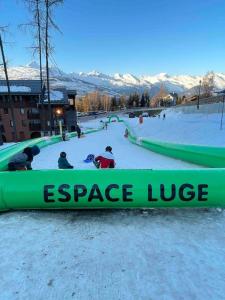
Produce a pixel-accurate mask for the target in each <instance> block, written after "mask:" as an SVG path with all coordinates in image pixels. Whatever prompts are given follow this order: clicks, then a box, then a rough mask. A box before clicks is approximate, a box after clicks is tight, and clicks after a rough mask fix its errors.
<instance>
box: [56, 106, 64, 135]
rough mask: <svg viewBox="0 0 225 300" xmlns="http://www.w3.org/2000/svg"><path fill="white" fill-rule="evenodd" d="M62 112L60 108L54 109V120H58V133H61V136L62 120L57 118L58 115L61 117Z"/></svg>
mask: <svg viewBox="0 0 225 300" xmlns="http://www.w3.org/2000/svg"><path fill="white" fill-rule="evenodd" d="M62 114H63V111H62V109H61V108H57V109H56V110H55V115H56V120H58V122H59V132H60V135H61V136H62V133H63V132H62V120H59V119H58V117H61V116H62Z"/></svg>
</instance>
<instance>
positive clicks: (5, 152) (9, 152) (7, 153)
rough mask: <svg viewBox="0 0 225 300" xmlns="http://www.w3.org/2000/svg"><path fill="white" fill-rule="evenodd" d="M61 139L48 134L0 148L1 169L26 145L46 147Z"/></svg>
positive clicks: (6, 166)
mask: <svg viewBox="0 0 225 300" xmlns="http://www.w3.org/2000/svg"><path fill="white" fill-rule="evenodd" d="M102 129H103V128H102V127H100V128H97V129H89V130H86V131H85V132H84V134H90V133H94V132H97V131H100V130H102ZM75 136H77V133H76V132H71V133H69V137H71V138H72V137H75ZM61 141H62V137H61V136H60V135H55V136H52V137H49V136H47V137H42V138H37V139H33V140H27V141H24V142H20V143H17V144H15V145H12V146H10V147H8V148H4V149H2V150H0V171H5V170H7V169H8V161H9V158H10V157H12V156H13V155H15V154H16V153H18V152H21V151H23V149H24V148H26V147H31V146H34V145H37V146H38V147H39V148H44V147H47V146H50V145H53V144H55V143H59V142H61Z"/></svg>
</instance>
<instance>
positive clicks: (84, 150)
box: [33, 123, 199, 170]
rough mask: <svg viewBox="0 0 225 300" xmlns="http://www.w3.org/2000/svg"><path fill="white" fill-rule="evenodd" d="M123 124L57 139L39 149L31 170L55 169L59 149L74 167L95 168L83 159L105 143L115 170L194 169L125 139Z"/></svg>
mask: <svg viewBox="0 0 225 300" xmlns="http://www.w3.org/2000/svg"><path fill="white" fill-rule="evenodd" d="M124 131H125V127H124V124H123V123H110V124H109V125H108V130H101V131H99V132H96V133H94V134H90V135H86V136H85V137H84V138H81V139H78V138H73V139H71V140H70V141H67V142H60V143H57V144H55V145H52V146H49V147H47V148H44V149H42V151H41V153H40V155H39V156H38V157H37V158H35V161H34V163H33V167H34V169H36V170H38V169H57V168H58V165H57V160H58V157H59V154H60V152H61V151H65V152H66V153H67V156H68V160H69V162H70V163H71V164H72V165H74V166H75V169H87V170H89V169H95V167H94V166H93V165H92V164H85V163H84V162H83V160H84V159H85V158H86V156H87V155H88V154H92V153H93V154H95V155H97V154H99V153H102V152H103V151H104V149H105V147H106V146H107V145H110V146H112V148H113V153H114V156H115V160H116V169H196V168H199V167H198V166H196V165H192V164H189V163H186V162H183V161H179V160H176V159H172V158H168V157H166V156H163V155H159V154H156V153H154V152H150V151H149V150H146V149H143V148H141V147H138V146H137V145H133V144H131V143H130V142H129V140H128V139H126V138H124ZM46 158H48V159H46Z"/></svg>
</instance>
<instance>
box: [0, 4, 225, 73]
mask: <svg viewBox="0 0 225 300" xmlns="http://www.w3.org/2000/svg"><path fill="white" fill-rule="evenodd" d="M0 12H1V20H0V26H1V25H6V24H7V25H9V31H10V34H8V35H7V37H6V38H5V40H6V41H7V42H10V43H9V44H7V47H6V51H7V57H8V59H9V62H10V65H13V66H15V65H22V64H27V63H28V62H30V61H31V60H33V58H32V55H31V51H30V50H29V49H28V47H29V46H30V45H32V38H31V36H30V35H29V34H25V33H24V32H21V31H20V30H19V29H18V28H17V26H18V24H20V23H25V22H27V21H28V20H29V14H28V12H27V10H26V9H25V7H24V5H23V1H22V0H0ZM55 19H56V21H57V23H58V25H59V27H60V28H61V31H62V32H63V34H60V33H53V34H52V39H53V43H54V45H55V54H54V56H55V60H56V61H57V64H58V66H59V67H60V68H61V69H63V70H64V71H66V72H72V71H76V72H79V71H83V72H87V71H91V70H98V71H101V72H104V73H110V74H112V73H117V72H118V73H132V74H135V75H141V74H156V73H160V72H166V73H169V74H171V75H176V74H193V75H197V74H202V73H205V72H207V71H208V70H214V71H216V72H225V1H224V0H188V1H182V0H179V1H178V0H170V1H166V0H155V1H151V0H129V1H128V0H65V3H64V5H62V6H60V7H59V8H57V9H56V11H55Z"/></svg>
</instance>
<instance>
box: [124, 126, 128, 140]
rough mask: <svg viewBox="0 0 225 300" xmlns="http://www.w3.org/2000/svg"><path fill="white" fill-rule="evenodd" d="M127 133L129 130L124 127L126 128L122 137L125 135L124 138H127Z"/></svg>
mask: <svg viewBox="0 0 225 300" xmlns="http://www.w3.org/2000/svg"><path fill="white" fill-rule="evenodd" d="M128 135H129V131H128V129H127V128H126V129H125V133H124V137H125V138H128Z"/></svg>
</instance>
